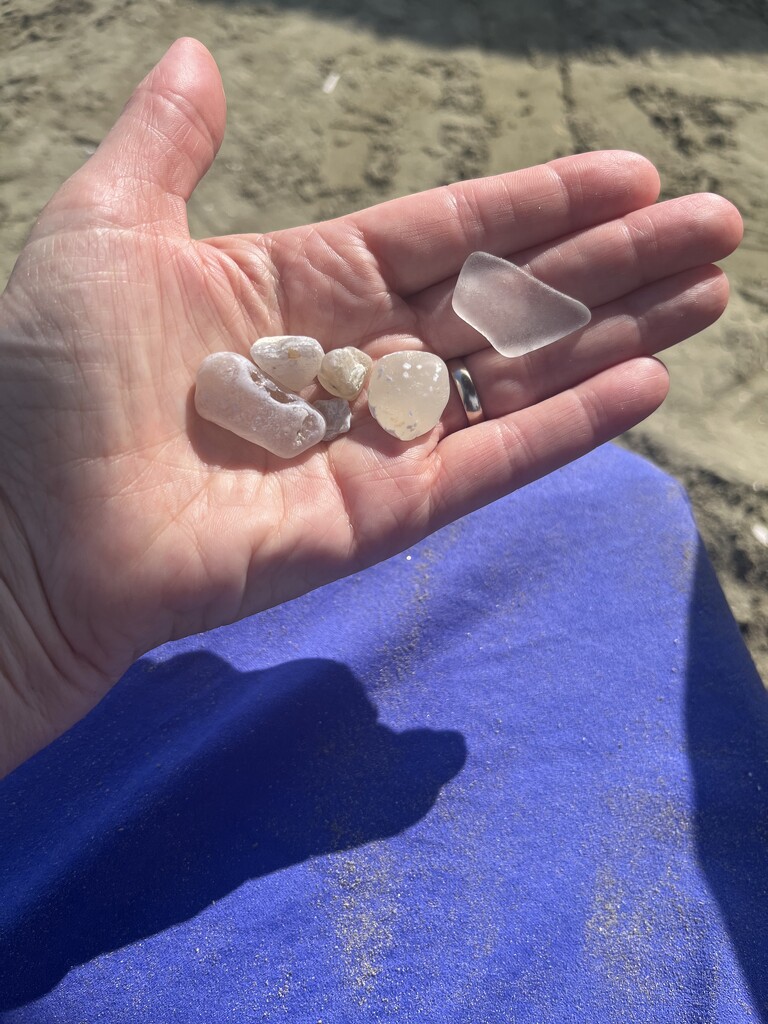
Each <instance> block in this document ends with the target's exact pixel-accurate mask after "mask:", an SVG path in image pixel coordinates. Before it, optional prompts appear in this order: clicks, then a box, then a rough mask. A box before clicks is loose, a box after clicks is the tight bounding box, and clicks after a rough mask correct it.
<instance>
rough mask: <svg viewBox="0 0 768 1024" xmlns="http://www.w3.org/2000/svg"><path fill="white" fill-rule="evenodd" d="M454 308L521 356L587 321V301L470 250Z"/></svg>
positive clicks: (500, 347) (507, 352)
mask: <svg viewBox="0 0 768 1024" xmlns="http://www.w3.org/2000/svg"><path fill="white" fill-rule="evenodd" d="M452 303H453V309H454V311H455V312H456V313H457V314H458V315H459V316H460V317H461V319H462V320H464V321H465V322H466V323H468V324H469V325H470V327H474V328H475V330H476V331H479V332H480V334H482V335H483V336H484V337H485V338H487V339H488V341H489V342H490V343H491V345H493V347H494V348H495V349H496V351H497V352H501V354H502V355H503V356H509V357H510V358H511V357H513V356H522V355H525V354H526V353H527V352H534V351H535V350H536V349H539V348H543V347H544V346H545V345H551V344H552V342H554V341H559V340H560V338H564V337H565V336H566V335H568V334H571V333H572V332H573V331H577V330H579V329H580V328H581V327H585V326H586V325H587V324H588V323H589V321H590V319H591V316H592V314H591V313H590V311H589V309H588V307H587V306H585V305H583V304H582V303H581V302H579V301H578V300H577V299H573V298H571V296H570V295H565V294H563V292H559V291H557V290H556V289H555V288H550V286H549V285H548V284H544V282H543V281H539V280H538V278H535V277H534V276H533V275H532V274H529V273H527V272H526V271H525V270H522V269H521V268H520V267H517V266H515V264H514V263H510V262H509V261H508V260H501V259H499V258H498V256H491V254H490V253H487V252H473V253H472V255H471V256H468V257H467V259H466V261H465V263H464V266H463V267H462V268H461V273H460V274H459V278H458V281H457V282H456V287H455V288H454V291H453V298H452Z"/></svg>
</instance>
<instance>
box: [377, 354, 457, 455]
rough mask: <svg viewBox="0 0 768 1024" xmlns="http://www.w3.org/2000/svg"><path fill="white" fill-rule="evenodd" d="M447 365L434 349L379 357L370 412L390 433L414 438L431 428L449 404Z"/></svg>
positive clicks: (404, 437)
mask: <svg viewBox="0 0 768 1024" xmlns="http://www.w3.org/2000/svg"><path fill="white" fill-rule="evenodd" d="M449 395H450V377H449V376H448V367H447V366H446V365H445V363H444V362H443V360H442V359H440V357H439V356H435V355H432V353H431V352H393V353H392V354H391V355H388V356H384V357H383V359H380V360H379V361H378V362H377V363H376V366H375V367H374V369H373V373H372V374H371V380H370V383H369V385H368V405H369V407H370V410H371V415H372V416H373V418H374V419H375V420H376V422H377V423H379V424H380V426H382V427H383V428H384V429H385V430H386V431H387V433H389V434H393V435H394V436H395V437H397V438H399V439H400V440H401V441H411V440H413V438H414V437H421V435H422V434H426V433H427V432H428V431H430V430H431V429H432V428H433V427H434V426H435V425H436V424H437V422H438V420H439V419H440V417H441V416H442V414H443V409H445V407H446V405H447V404H448V398H449Z"/></svg>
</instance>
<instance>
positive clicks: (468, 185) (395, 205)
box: [352, 151, 659, 296]
mask: <svg viewBox="0 0 768 1024" xmlns="http://www.w3.org/2000/svg"><path fill="white" fill-rule="evenodd" d="M658 192H659V177H658V174H657V172H656V169H655V168H654V166H653V164H651V163H649V161H648V160H646V159H645V158H644V157H642V156H638V154H636V153H625V152H622V151H606V152H602V153H581V154H579V155H577V156H570V157H564V158H563V159H560V160H553V161H552V162H551V163H548V164H541V165H539V166H538V167H531V168H526V169H525V170H521V171H513V172H511V173H509V174H499V175H497V176H495V177H491V178H479V179H476V180H473V181H463V182H459V183H457V184H454V185H446V186H443V187H442V188H437V189H432V190H431V191H429V192H422V193H419V194H418V195H413V196H407V197H406V198H404V199H395V200H392V201H391V202H388V203H382V204H381V205H380V206H374V207H372V208H371V209H369V210H365V211H363V212H362V213H359V214H355V216H354V217H353V218H352V222H353V223H354V225H355V228H356V229H357V231H358V232H359V233H360V235H361V236H362V238H363V240H364V242H365V244H366V245H367V246H368V248H369V250H370V251H371V253H372V254H373V256H374V257H375V258H376V259H377V261H378V264H379V268H380V270H381V272H382V274H383V276H384V278H385V280H386V281H387V284H388V285H389V287H390V288H391V289H392V290H393V291H395V292H397V293H398V294H400V295H403V296H406V295H411V294H413V293H414V292H417V291H420V290H421V289H423V288H426V287H428V286H429V285H431V284H434V283H436V282H437V281H440V280H442V279H443V278H445V277H449V276H450V275H453V274H456V273H458V271H459V269H460V267H461V265H462V263H463V262H464V260H465V259H466V258H467V256H468V255H469V254H470V253H471V252H474V251H475V250H477V249H482V250H484V251H485V252H491V253H495V254H497V255H503V254H504V253H509V252H516V251H520V250H522V249H527V248H529V247H531V246H535V245H539V244H541V243H543V242H546V241H548V240H549V239H552V238H559V237H561V236H562V235H566V234H569V233H571V232H573V231H576V230H578V229H579V228H583V227H586V226H588V225H590V224H596V223H600V222H602V221H605V220H611V219H613V218H615V217H620V216H622V215H623V214H625V213H627V212H629V211H630V210H636V209H639V208H641V207H644V206H647V205H648V204H649V203H653V202H655V200H656V198H657V196H658Z"/></svg>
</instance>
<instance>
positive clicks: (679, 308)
mask: <svg viewBox="0 0 768 1024" xmlns="http://www.w3.org/2000/svg"><path fill="white" fill-rule="evenodd" d="M727 302H728V279H727V278H726V276H725V274H724V273H723V272H722V270H719V269H718V268H717V267H712V266H709V267H699V268H696V269H694V270H687V271H685V272H684V273H682V274H678V275H676V276H675V277H671V278H667V279H666V280H664V281H657V282H655V283H654V284H651V285H647V286H646V287H644V288H640V289H639V290H638V291H636V292H633V293H632V294H631V295H628V296H625V297H624V298H622V299H620V300H617V301H616V302H611V303H608V304H607V305H605V306H601V307H600V308H599V309H597V310H596V312H595V315H594V317H593V319H592V321H591V323H589V324H588V326H587V327H585V328H584V330H582V331H579V332H578V333H576V334H573V335H571V336H570V337H568V338H564V339H563V340H562V341H559V342H557V343H556V344H554V345H547V346H546V347H545V348H542V349H539V350H538V351H537V352H531V353H529V354H528V355H527V356H521V357H520V358H518V359H514V360H510V359H506V358H505V357H504V356H502V355H500V354H499V353H498V352H496V351H495V350H494V349H492V348H485V349H483V350H481V351H479V352H476V353H475V354H474V355H471V356H468V357H466V359H465V365H466V367H467V369H468V370H469V373H470V375H471V376H472V379H473V381H474V383H475V387H476V388H477V392H478V395H479V396H480V401H481V404H482V407H483V411H484V412H485V415H486V417H488V418H489V419H490V418H492V417H493V418H495V417H499V416H506V415H508V414H509V413H512V412H516V411H518V410H520V409H525V408H526V407H527V406H530V405H535V404H536V403H538V402H542V401H543V400H544V399H546V398H550V397H552V396H553V395H556V394H558V393H559V392H561V391H566V390H567V389H568V388H572V387H575V386H577V385H578V384H579V383H580V382H581V381H583V380H587V379H588V378H590V377H593V376H595V375H596V374H598V373H600V372H601V371H603V370H606V369H608V368H609V367H611V366H615V365H616V364H617V363H622V362H626V361H627V360H630V359H635V358H638V357H641V356H650V355H654V354H655V353H656V352H661V351H662V350H663V349H665V348H669V347H670V346H672V345H676V344H677V343H678V342H680V341H683V340H684V339H685V338H688V337H690V336H691V335H693V334H697V333H698V332H699V331H703V330H704V329H705V328H706V327H709V325H710V324H712V323H714V322H715V320H717V318H718V317H719V316H720V315H721V314H722V312H723V310H724V309H725V307H726V304H727ZM454 390H455V389H454ZM466 425H467V418H466V414H465V412H464V408H463V406H462V405H461V402H460V400H459V397H458V393H456V394H454V395H452V396H451V399H450V402H449V405H448V408H447V409H446V412H445V414H444V416H443V426H444V428H445V430H446V432H447V433H448V432H451V431H453V430H461V429H463V428H464V427H466Z"/></svg>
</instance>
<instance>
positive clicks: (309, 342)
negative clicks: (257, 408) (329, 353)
mask: <svg viewBox="0 0 768 1024" xmlns="http://www.w3.org/2000/svg"><path fill="white" fill-rule="evenodd" d="M251 359H252V360H253V361H254V363H256V365H257V366H258V367H259V369H260V370H263V371H264V373H266V374H267V376H268V377H271V378H272V380H274V381H277V383H278V384H282V386H283V387H284V388H290V389H291V391H301V389H302V388H305V387H307V385H308V384H311V383H312V381H313V380H314V379H315V377H316V376H317V375H318V373H319V371H320V364H321V363H322V361H323V348H322V346H321V345H320V343H319V342H318V341H315V339H314V338H307V337H305V336H304V335H301V334H280V335H276V336H275V337H273V338H259V339H258V340H257V341H255V342H254V343H253V345H251Z"/></svg>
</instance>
